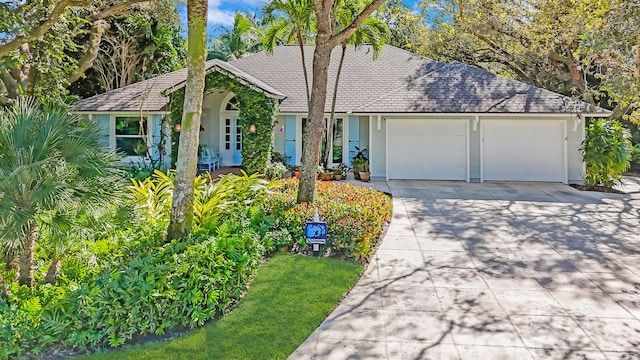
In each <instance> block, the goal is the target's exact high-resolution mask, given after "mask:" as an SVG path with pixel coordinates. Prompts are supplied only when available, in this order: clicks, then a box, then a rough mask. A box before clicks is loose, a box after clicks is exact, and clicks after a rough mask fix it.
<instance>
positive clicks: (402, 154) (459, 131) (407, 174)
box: [387, 119, 468, 180]
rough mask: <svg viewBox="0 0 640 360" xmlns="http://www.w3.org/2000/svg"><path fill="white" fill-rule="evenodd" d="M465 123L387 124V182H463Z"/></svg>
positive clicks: (415, 122)
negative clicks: (401, 180)
mask: <svg viewBox="0 0 640 360" xmlns="http://www.w3.org/2000/svg"><path fill="white" fill-rule="evenodd" d="M467 127H468V122H467V121H466V120H427V119H415V120H414V119H411V120H406V119H397V120H388V122H387V131H388V144H389V145H388V154H387V166H388V169H389V170H388V173H389V178H390V179H425V180H466V176H467V152H468V150H467V133H466V132H467Z"/></svg>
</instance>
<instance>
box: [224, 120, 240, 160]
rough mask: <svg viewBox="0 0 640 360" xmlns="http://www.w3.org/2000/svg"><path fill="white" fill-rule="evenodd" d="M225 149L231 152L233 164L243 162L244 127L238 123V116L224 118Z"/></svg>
mask: <svg viewBox="0 0 640 360" xmlns="http://www.w3.org/2000/svg"><path fill="white" fill-rule="evenodd" d="M224 150H225V152H226V153H228V154H231V156H232V158H233V161H232V165H241V164H242V129H241V128H240V125H239V124H238V116H229V117H225V119H224Z"/></svg>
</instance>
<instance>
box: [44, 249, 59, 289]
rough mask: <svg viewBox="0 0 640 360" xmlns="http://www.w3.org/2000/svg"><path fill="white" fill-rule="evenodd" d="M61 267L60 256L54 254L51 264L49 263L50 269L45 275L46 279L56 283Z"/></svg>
mask: <svg viewBox="0 0 640 360" xmlns="http://www.w3.org/2000/svg"><path fill="white" fill-rule="evenodd" d="M61 268H62V263H61V262H60V257H58V256H55V255H54V256H53V257H52V258H51V265H49V270H47V275H46V276H45V277H44V280H45V281H46V282H48V283H50V284H55V283H56V281H58V277H59V276H60V269H61Z"/></svg>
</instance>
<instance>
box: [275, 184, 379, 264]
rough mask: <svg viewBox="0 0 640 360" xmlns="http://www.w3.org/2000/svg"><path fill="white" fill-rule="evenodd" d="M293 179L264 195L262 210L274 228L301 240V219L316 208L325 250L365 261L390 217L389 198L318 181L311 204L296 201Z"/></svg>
mask: <svg viewBox="0 0 640 360" xmlns="http://www.w3.org/2000/svg"><path fill="white" fill-rule="evenodd" d="M297 188H298V182H297V180H296V179H288V180H285V181H282V182H281V185H280V186H279V187H278V188H276V189H274V190H273V191H272V192H271V193H269V195H268V196H267V200H266V202H265V209H266V210H267V213H268V214H270V215H272V216H273V217H274V218H275V223H274V227H275V228H277V229H287V230H288V231H289V232H290V233H291V235H292V236H293V239H294V241H295V240H297V241H298V242H300V243H304V225H303V224H304V222H306V221H311V220H312V219H313V214H314V211H315V210H316V209H317V210H318V214H319V215H320V219H321V220H323V221H326V222H327V226H328V234H327V236H328V239H327V246H326V248H327V250H328V251H329V252H330V253H331V254H332V255H336V256H344V257H347V258H349V259H353V260H357V261H365V260H367V259H368V258H369V256H370V255H371V251H372V249H373V248H374V246H375V244H376V242H377V241H378V239H379V238H380V236H381V235H382V230H383V228H384V225H385V223H387V222H388V221H389V220H390V218H391V199H390V197H389V196H388V195H386V194H383V193H381V192H379V191H376V190H373V189H369V188H365V187H360V186H355V185H351V184H348V183H344V182H318V183H317V184H316V196H315V200H314V203H313V206H309V207H305V206H301V205H299V204H297V203H296V196H295V195H296V191H297Z"/></svg>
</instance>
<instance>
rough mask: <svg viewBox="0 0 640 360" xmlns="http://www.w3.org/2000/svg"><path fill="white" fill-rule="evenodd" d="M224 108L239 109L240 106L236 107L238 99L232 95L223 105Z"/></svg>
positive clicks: (228, 109)
mask: <svg viewBox="0 0 640 360" xmlns="http://www.w3.org/2000/svg"><path fill="white" fill-rule="evenodd" d="M225 110H227V111H239V110H240V108H239V107H238V99H237V98H236V97H235V96H234V97H232V98H231V100H229V101H228V102H227V106H226V107H225Z"/></svg>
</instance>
